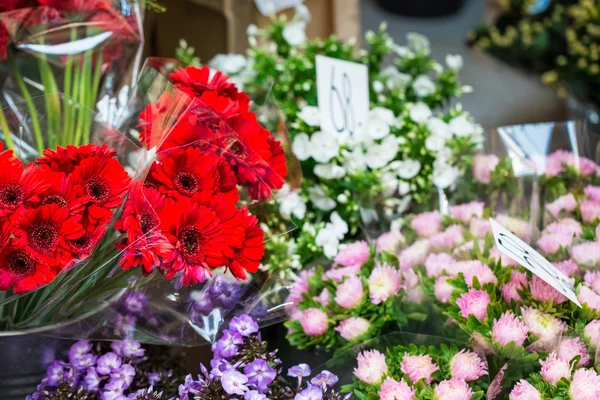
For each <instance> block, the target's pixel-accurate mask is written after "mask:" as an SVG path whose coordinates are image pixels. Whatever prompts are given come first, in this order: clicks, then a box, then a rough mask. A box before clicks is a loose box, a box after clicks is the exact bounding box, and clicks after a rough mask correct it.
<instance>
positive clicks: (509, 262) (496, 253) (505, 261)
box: [490, 245, 519, 267]
mask: <svg viewBox="0 0 600 400" xmlns="http://www.w3.org/2000/svg"><path fill="white" fill-rule="evenodd" d="M492 260H494V262H498V260H499V261H500V263H501V264H502V266H503V267H516V266H517V265H519V263H518V262H516V261H515V260H513V259H512V258H510V257H509V256H507V255H506V254H504V253H502V252H501V251H500V250H498V247H496V246H495V245H494V246H493V247H492V248H491V249H490V261H492Z"/></svg>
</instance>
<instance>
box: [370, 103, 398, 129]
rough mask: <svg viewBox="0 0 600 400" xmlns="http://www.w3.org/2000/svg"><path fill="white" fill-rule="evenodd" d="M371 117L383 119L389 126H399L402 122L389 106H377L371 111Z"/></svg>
mask: <svg viewBox="0 0 600 400" xmlns="http://www.w3.org/2000/svg"><path fill="white" fill-rule="evenodd" d="M369 117H374V118H378V119H381V120H383V121H385V122H386V124H388V125H389V126H394V127H399V126H400V122H399V121H398V118H396V116H395V115H394V112H393V111H392V110H390V109H389V108H384V107H375V108H373V109H371V111H369Z"/></svg>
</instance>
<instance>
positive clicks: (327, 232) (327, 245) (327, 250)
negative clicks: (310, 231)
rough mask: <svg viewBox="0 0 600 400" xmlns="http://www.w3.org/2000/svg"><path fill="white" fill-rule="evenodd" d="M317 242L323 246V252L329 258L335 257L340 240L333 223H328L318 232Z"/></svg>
mask: <svg viewBox="0 0 600 400" xmlns="http://www.w3.org/2000/svg"><path fill="white" fill-rule="evenodd" d="M315 244H316V245H317V246H319V247H322V248H323V254H325V257H327V258H334V257H335V256H336V255H337V253H338V248H339V246H340V240H339V239H338V237H337V235H336V234H335V230H334V229H333V225H332V224H327V225H325V227H324V228H323V229H321V230H320V231H319V233H317V237H316V238H315Z"/></svg>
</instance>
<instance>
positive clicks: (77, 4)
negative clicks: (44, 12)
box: [38, 0, 111, 14]
mask: <svg viewBox="0 0 600 400" xmlns="http://www.w3.org/2000/svg"><path fill="white" fill-rule="evenodd" d="M38 1H39V2H40V4H42V5H45V6H48V7H52V8H55V9H57V10H58V11H61V12H62V13H65V14H79V13H92V12H94V11H98V10H108V9H110V7H111V6H110V1H109V0H38Z"/></svg>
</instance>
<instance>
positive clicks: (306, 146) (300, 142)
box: [292, 133, 310, 161]
mask: <svg viewBox="0 0 600 400" xmlns="http://www.w3.org/2000/svg"><path fill="white" fill-rule="evenodd" d="M292 152H293V153H294V155H295V156H296V158H298V160H300V161H306V160H308V159H309V158H310V138H309V137H308V135H307V134H306V133H299V134H297V135H296V137H295V138H294V141H293V143H292Z"/></svg>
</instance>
